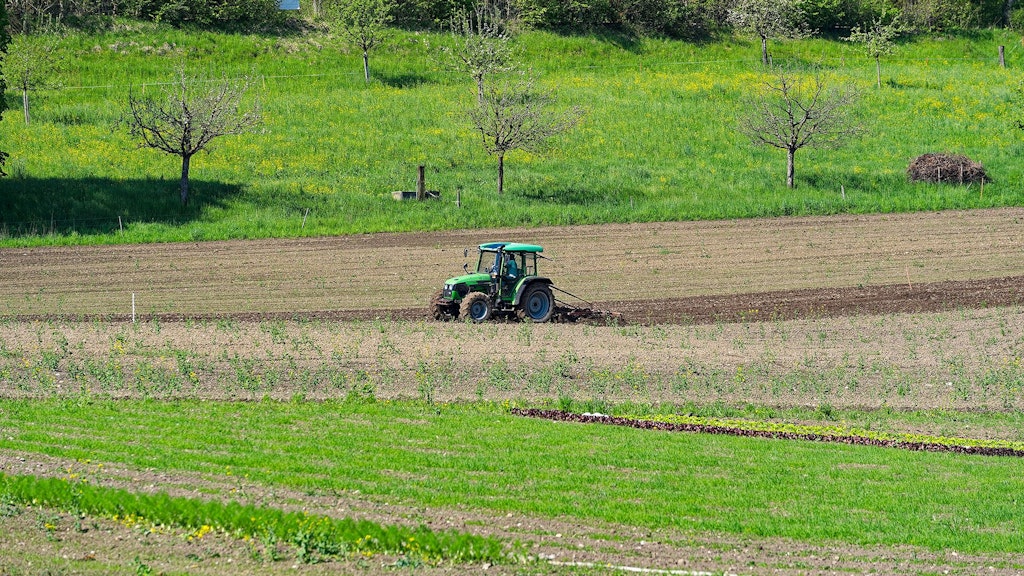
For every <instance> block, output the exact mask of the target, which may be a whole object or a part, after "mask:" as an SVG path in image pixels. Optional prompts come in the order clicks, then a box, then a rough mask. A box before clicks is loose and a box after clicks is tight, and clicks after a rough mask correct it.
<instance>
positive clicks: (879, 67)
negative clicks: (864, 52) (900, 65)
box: [875, 56, 882, 88]
mask: <svg viewBox="0 0 1024 576" xmlns="http://www.w3.org/2000/svg"><path fill="white" fill-rule="evenodd" d="M875 79H876V80H877V81H878V87H879V88H881V87H882V61H881V56H875Z"/></svg>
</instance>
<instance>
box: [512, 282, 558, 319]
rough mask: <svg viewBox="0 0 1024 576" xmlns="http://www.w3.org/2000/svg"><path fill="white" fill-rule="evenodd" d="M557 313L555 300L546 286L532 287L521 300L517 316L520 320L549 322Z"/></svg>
mask: <svg viewBox="0 0 1024 576" xmlns="http://www.w3.org/2000/svg"><path fill="white" fill-rule="evenodd" d="M554 312H555V299H554V297H553V296H552V295H551V289H550V288H548V287H547V286H545V285H544V284H539V285H534V286H530V287H529V288H527V289H526V293H525V294H523V297H522V298H521V299H520V300H519V309H518V310H516V315H517V316H519V319H520V320H530V321H531V322H547V321H548V320H550V319H551V315H552V314H554Z"/></svg>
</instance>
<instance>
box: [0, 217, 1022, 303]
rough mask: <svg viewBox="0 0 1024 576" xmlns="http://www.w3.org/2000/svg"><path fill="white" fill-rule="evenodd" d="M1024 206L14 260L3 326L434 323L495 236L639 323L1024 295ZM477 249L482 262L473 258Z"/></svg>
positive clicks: (172, 247) (126, 248) (63, 251)
mask: <svg viewBox="0 0 1024 576" xmlns="http://www.w3.org/2000/svg"><path fill="white" fill-rule="evenodd" d="M1022 222H1024V209H1022V208H1005V209H993V210H976V211H963V212H955V211H950V212H939V213H919V214H897V215H864V216H855V215H843V216H831V217H807V218H774V219H763V220H739V221H718V222H670V223H651V224H614V225H601V226H574V227H573V226H570V227H549V228H529V229H496V230H474V231H447V232H424V233H411V234H389V233H382V234H366V235H357V236H346V237H329V238H301V239H288V240H260V241H227V242H205V243H181V244H150V245H122V246H97V247H49V248H32V249H4V250H0V266H2V268H3V270H4V276H5V278H4V282H3V283H4V290H3V291H2V293H0V316H6V317H16V318H21V319H39V318H52V317H60V318H94V317H103V318H108V319H121V318H129V317H131V315H132V310H133V299H134V307H135V308H134V309H135V313H136V315H137V317H141V318H160V319H162V320H174V319H178V318H220V317H232V318H235V319H265V318H299V317H301V318H320V319H337V320H349V319H368V318H380V317H390V318H393V319H413V318H415V319H421V318H424V317H425V316H426V314H427V309H426V306H427V303H428V302H429V300H430V297H431V295H432V294H433V293H434V292H436V291H437V290H438V289H439V288H440V287H441V285H442V284H443V282H444V280H445V278H447V277H450V276H454V275H457V274H460V273H461V272H462V264H463V263H465V262H468V263H469V264H470V266H475V264H476V262H475V260H473V259H474V258H475V254H474V251H473V250H472V248H473V247H474V246H476V245H477V244H479V243H482V242H486V241H493V240H513V241H524V242H531V243H536V244H541V245H543V246H544V247H545V252H544V254H545V255H546V256H548V257H549V258H550V260H543V261H542V263H541V264H542V266H541V273H542V274H544V275H547V276H549V277H551V278H552V279H553V280H554V282H555V285H556V287H558V288H560V289H562V290H564V291H566V292H568V293H569V294H573V295H576V296H578V297H579V298H582V299H585V300H586V302H584V301H581V300H579V299H577V298H574V297H571V296H569V295H567V294H565V293H562V292H558V293H556V297H558V298H559V299H561V300H562V301H564V302H565V303H567V304H571V305H580V306H588V307H596V308H599V309H602V310H607V311H610V312H616V313H619V314H621V315H622V318H623V320H624V321H626V322H636V323H703V322H710V321H718V320H721V321H729V320H735V319H745V320H756V319H774V318H796V317H806V316H836V315H850V314H886V313H891V312H927V311H935V310H948V309H955V308H972V307H981V306H1002V305H1008V304H1016V303H1019V302H1020V301H1021V300H1022V299H1024V288H1022V287H1021V286H1022V280H1024V258H1022V247H1024V226H1022V225H1021V224H1022ZM466 248H470V251H469V255H468V258H467V257H466V256H464V249H466Z"/></svg>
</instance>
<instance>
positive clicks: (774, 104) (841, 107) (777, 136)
mask: <svg viewBox="0 0 1024 576" xmlns="http://www.w3.org/2000/svg"><path fill="white" fill-rule="evenodd" d="M857 98H858V94H857V92H856V91H855V90H853V89H841V90H830V89H828V88H826V86H825V85H824V84H823V83H822V80H821V77H820V76H819V75H815V76H814V78H813V81H811V80H803V81H801V80H800V79H798V78H796V77H795V75H793V74H790V73H788V72H786V71H782V72H779V74H778V75H777V76H776V78H775V80H774V81H768V82H765V89H764V90H763V91H762V93H761V94H759V95H758V96H756V97H754V98H751V99H749V100H748V101H747V102H745V105H744V108H745V109H746V110H749V112H748V113H747V115H746V116H743V117H742V118H741V119H740V130H741V131H742V132H743V133H744V134H746V135H747V136H748V137H750V139H751V141H752V142H753V143H754V144H757V145H761V146H771V147H774V148H779V149H781V150H785V151H786V186H788V187H789V188H793V187H794V186H795V168H794V158H795V156H796V152H797V150H800V149H801V148H815V147H819V148H835V147H838V146H841V145H842V144H844V143H845V141H846V140H847V139H849V138H850V137H853V136H856V135H858V134H860V133H861V128H860V126H859V125H858V124H857V123H856V121H855V120H854V119H853V118H852V116H851V112H850V108H851V107H852V106H851V105H852V104H853V103H854V102H856V100H857Z"/></svg>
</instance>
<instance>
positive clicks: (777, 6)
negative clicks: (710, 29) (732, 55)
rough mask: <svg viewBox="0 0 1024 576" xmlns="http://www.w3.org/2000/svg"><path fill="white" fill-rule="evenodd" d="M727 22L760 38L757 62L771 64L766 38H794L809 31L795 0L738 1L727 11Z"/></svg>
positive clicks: (806, 35) (801, 36)
mask: <svg viewBox="0 0 1024 576" xmlns="http://www.w3.org/2000/svg"><path fill="white" fill-rule="evenodd" d="M728 21H729V23H730V24H732V25H733V26H735V27H736V28H737V29H738V30H740V31H741V32H746V33H748V34H752V35H754V36H756V37H757V38H759V39H760V40H761V63H762V64H764V65H765V66H768V65H769V64H770V63H771V59H770V58H769V57H768V41H769V40H777V39H782V38H788V39H791V40H797V39H800V38H806V37H808V36H811V35H812V34H813V32H811V31H810V30H808V29H807V28H806V26H805V24H804V14H803V10H802V9H801V8H800V3H799V2H798V0H738V2H736V5H735V6H734V7H733V8H732V9H730V10H729V15H728Z"/></svg>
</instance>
